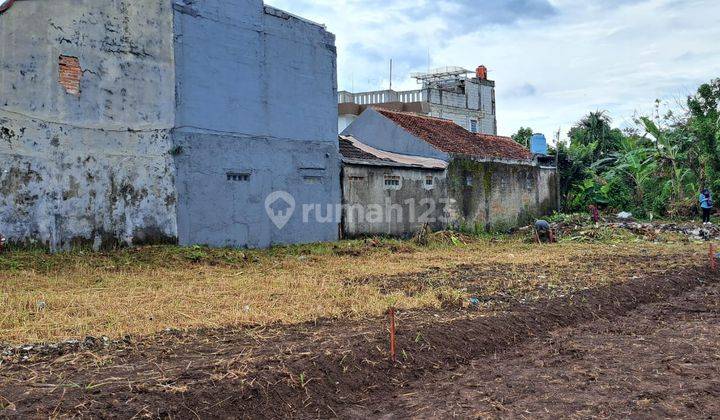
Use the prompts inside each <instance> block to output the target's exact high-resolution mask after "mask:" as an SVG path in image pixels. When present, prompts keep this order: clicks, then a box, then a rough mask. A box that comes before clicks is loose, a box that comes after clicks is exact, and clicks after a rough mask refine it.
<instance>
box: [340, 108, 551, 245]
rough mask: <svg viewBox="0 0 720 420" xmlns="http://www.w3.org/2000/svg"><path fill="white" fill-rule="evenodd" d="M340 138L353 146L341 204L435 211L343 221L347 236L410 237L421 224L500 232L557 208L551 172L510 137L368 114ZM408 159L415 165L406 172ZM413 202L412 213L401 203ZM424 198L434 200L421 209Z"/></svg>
mask: <svg viewBox="0 0 720 420" xmlns="http://www.w3.org/2000/svg"><path fill="white" fill-rule="evenodd" d="M340 139H341V140H340V141H341V144H343V142H348V141H350V142H351V143H352V144H351V145H352V146H353V148H352V149H351V148H350V147H349V146H350V145H345V146H344V147H341V153H342V154H343V194H344V195H343V203H344V204H345V205H363V204H366V205H374V204H378V203H383V204H384V205H385V206H386V207H387V206H400V207H403V212H404V214H406V215H408V214H415V215H419V214H422V213H423V212H426V211H428V210H429V207H428V206H429V205H430V204H429V203H430V201H433V204H432V205H433V206H434V207H433V208H432V209H431V211H430V213H428V215H429V216H431V217H430V218H429V219H430V220H428V219H425V220H420V221H418V220H417V219H416V220H410V222H411V223H409V222H408V220H407V219H406V220H403V221H402V222H398V221H397V220H396V219H395V218H394V217H393V218H388V217H386V218H385V219H383V220H382V221H381V222H377V220H371V221H368V220H364V221H363V223H359V222H357V219H352V218H350V217H345V218H344V220H343V227H344V231H345V233H346V234H348V235H357V234H370V233H373V234H374V233H387V234H411V233H414V231H416V230H417V229H418V227H419V226H422V225H423V224H424V223H425V222H429V225H430V226H431V227H434V228H442V227H447V226H452V227H458V228H463V229H466V230H472V231H482V230H504V229H508V228H512V227H515V226H517V225H519V224H521V223H525V222H528V221H531V220H532V219H533V218H535V217H536V216H539V215H543V214H547V213H550V212H552V211H553V210H554V209H556V208H557V201H556V200H557V194H556V171H555V168H554V167H550V166H545V164H543V163H542V162H540V161H538V160H537V158H535V157H533V155H532V154H531V153H530V151H529V150H527V149H526V148H524V147H522V146H520V145H519V144H517V143H515V142H514V141H513V140H512V139H510V138H508V137H499V136H492V135H485V134H477V133H471V132H469V131H467V130H465V129H464V128H462V127H460V126H459V125H457V124H455V123H454V122H452V121H450V120H445V119H439V118H435V117H429V116H424V115H419V114H411V113H404V112H395V111H389V110H384V109H374V108H369V109H367V110H365V112H363V113H362V114H361V115H360V117H359V118H358V119H357V120H355V121H354V122H353V123H352V124H350V126H348V127H347V128H346V129H345V130H344V131H343V133H342V135H341V137H340ZM356 149H357V150H360V151H361V152H363V154H362V155H360V153H359V152H357V151H356ZM358 155H360V159H359V161H358V157H357V156H358ZM384 157H388V159H381V158H384ZM378 158H380V160H381V161H380V162H378V161H377V160H378ZM408 161H409V162H413V163H414V166H413V167H408V166H407V165H406V164H405V163H406V162H408ZM427 162H432V165H433V167H432V168H429V167H427V165H428V163H427ZM441 162H444V164H445V165H444V168H442V166H443V165H442V164H441ZM399 163H403V164H402V165H400V164H399ZM421 163H424V165H423V164H421ZM430 170H433V171H440V170H441V172H433V173H432V174H430V173H429V171H430ZM430 176H432V186H433V188H432V189H431V190H430V191H427V187H425V186H423V185H421V184H419V183H418V181H421V180H423V179H426V180H429V179H430ZM351 177H357V178H356V179H353V178H351ZM388 177H390V178H388ZM388 180H391V181H390V183H388V182H387V181H388ZM392 180H398V182H399V185H397V184H395V182H394V181H392ZM356 183H357V184H358V185H362V188H366V189H367V191H363V190H362V188H358V187H356V186H355V185H356ZM406 184H407V185H406ZM413 196H414V197H415V198H416V200H415V201H414V203H413V205H415V206H416V207H415V209H410V208H409V207H408V206H409V205H408V203H407V202H406V201H405V200H407V199H408V198H410V197H413ZM422 198H427V199H432V200H426V202H425V203H424V204H423V203H420V201H419V200H420V199H422ZM441 200H442V201H441ZM347 211H348V210H347V209H346V213H347ZM386 216H387V212H386Z"/></svg>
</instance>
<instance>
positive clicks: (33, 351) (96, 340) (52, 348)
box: [0, 336, 130, 361]
mask: <svg viewBox="0 0 720 420" xmlns="http://www.w3.org/2000/svg"><path fill="white" fill-rule="evenodd" d="M129 343H130V337H129V336H126V337H124V338H123V339H122V340H110V339H109V338H107V337H104V336H103V337H85V339H84V340H66V341H62V342H59V343H37V344H26V345H20V346H3V345H2V344H0V360H15V361H27V360H29V359H30V358H31V357H32V356H35V355H39V356H50V355H52V356H60V355H63V354H68V353H76V352H79V351H94V350H100V349H103V348H109V347H119V346H122V345H127V344H129Z"/></svg>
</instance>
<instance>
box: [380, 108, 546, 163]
mask: <svg viewBox="0 0 720 420" xmlns="http://www.w3.org/2000/svg"><path fill="white" fill-rule="evenodd" d="M375 111H377V112H379V113H380V114H382V115H383V116H385V117H386V118H388V119H390V120H392V121H393V122H395V123H396V124H397V125H399V126H400V127H402V128H403V129H405V130H406V131H408V132H409V133H411V134H412V135H414V136H415V137H418V138H420V139H422V140H425V141H426V142H428V143H430V144H431V145H432V146H434V147H435V148H437V149H440V150H442V151H443V152H445V153H453V154H462V155H469V156H474V157H478V158H483V159H492V158H495V159H514V160H531V159H532V153H530V151H529V150H528V149H526V148H525V147H523V146H521V145H519V144H518V143H516V142H515V141H513V139H511V138H510V137H501V136H492V135H489V134H475V133H471V132H469V131H467V130H466V129H464V128H462V127H460V126H459V125H457V124H455V123H454V122H452V121H450V120H445V119H442V118H435V117H429V116H426V115H419V114H411V113H407V112H395V111H388V110H384V109H375Z"/></svg>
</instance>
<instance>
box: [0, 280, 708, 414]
mask: <svg viewBox="0 0 720 420" xmlns="http://www.w3.org/2000/svg"><path fill="white" fill-rule="evenodd" d="M717 279H718V276H717V273H715V272H710V271H709V270H708V269H705V268H688V269H682V270H679V271H675V272H669V273H667V274H665V275H660V276H656V277H652V278H641V279H631V280H628V281H625V282H622V283H617V284H611V285H607V286H604V287H599V288H595V289H588V290H584V291H582V292H577V293H573V294H570V295H565V296H562V297H556V298H549V299H541V300H538V301H533V302H529V303H527V302H519V301H513V302H510V303H509V304H508V306H507V307H505V308H503V310H502V311H497V312H496V313H494V314H493V315H491V316H487V314H486V313H482V312H477V311H473V310H472V309H460V308H457V309H447V310H443V311H435V312H430V311H418V312H405V313H400V314H399V315H398V360H397V361H396V362H393V361H391V360H390V358H389V355H388V350H387V349H388V334H387V330H386V327H387V325H386V324H387V323H386V320H385V319H367V320H363V321H352V322H350V321H346V322H340V321H331V320H328V321H323V322H319V323H315V324H303V325H298V326H293V327H287V326H277V327H268V328H256V329H248V328H246V329H240V330H208V331H196V332H193V333H179V332H167V333H164V334H160V335H157V336H153V337H148V338H145V339H142V340H140V341H138V342H134V343H129V344H118V345H115V346H112V347H110V348H108V349H104V350H98V351H92V352H90V351H86V352H69V353H66V354H63V352H62V351H58V352H56V353H53V354H33V353H28V354H26V355H22V354H16V355H10V356H7V357H5V358H4V359H3V363H2V365H0V415H2V416H7V417H17V418H28V417H48V416H90V417H123V418H125V417H127V418H129V417H177V418H221V417H222V418H226V417H255V418H256V417H284V418H286V417H300V418H308V417H372V418H377V417H391V418H392V417H401V418H404V417H443V418H444V417H448V416H453V415H457V416H462V417H469V416H491V417H495V416H496V417H523V416H524V417H554V418H557V417H558V416H578V417H586V416H598V417H626V416H633V417H635V416H640V417H642V416H645V417H657V416H681V417H689V418H701V417H706V418H708V417H713V416H715V417H717V416H720V405H719V403H718V401H720V334H719V333H720V326H719V324H718V320H719V318H720V304H719V298H720V287H719V286H718V284H717V283H716V281H717ZM392 284H393V282H389V283H388V286H389V287H392Z"/></svg>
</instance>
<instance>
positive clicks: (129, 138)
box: [0, 0, 340, 249]
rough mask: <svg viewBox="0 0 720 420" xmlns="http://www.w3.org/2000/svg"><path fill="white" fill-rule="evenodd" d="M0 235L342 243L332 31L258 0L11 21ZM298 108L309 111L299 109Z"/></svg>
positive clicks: (60, 241) (3, 66)
mask: <svg viewBox="0 0 720 420" xmlns="http://www.w3.org/2000/svg"><path fill="white" fill-rule="evenodd" d="M0 39H2V40H3V43H2V46H0V165H1V171H2V172H1V173H0V233H2V234H4V235H5V236H6V237H7V238H8V239H9V240H10V241H14V242H30V241H37V242H39V243H41V244H46V245H48V246H49V247H51V248H53V249H63V248H67V247H69V246H71V245H73V244H92V245H94V246H95V247H100V246H103V245H112V244H118V243H120V244H139V243H145V242H179V243H181V244H198V243H199V244H209V245H214V246H249V247H264V246H268V245H270V244H275V243H290V242H311V241H323V240H334V239H336V238H337V236H338V228H337V225H332V224H328V223H316V222H314V221H313V220H310V221H309V223H304V221H303V220H300V217H299V216H298V215H293V216H292V217H291V218H290V220H288V221H287V224H286V225H285V226H284V227H283V229H279V228H278V227H277V226H276V225H274V224H273V223H271V218H270V217H268V212H267V211H266V207H269V206H268V204H272V203H266V202H265V200H266V197H267V196H268V195H269V194H270V193H272V192H274V191H287V192H289V193H290V194H291V195H292V197H293V199H294V200H295V201H296V202H297V205H298V206H299V205H300V204H302V203H305V202H308V203H328V204H339V203H340V183H339V164H338V161H339V155H338V145H337V132H336V130H337V128H336V127H337V126H336V124H337V119H336V117H337V114H336V97H337V96H336V95H337V85H336V50H335V40H334V36H333V35H332V34H330V33H328V32H327V31H326V30H325V28H324V27H323V26H321V25H318V24H315V23H313V22H309V21H307V20H304V19H301V18H298V17H296V16H293V15H291V14H288V13H285V12H283V11H281V10H278V9H275V8H272V7H269V6H265V5H264V4H263V3H262V0H204V1H202V2H198V1H191V0H108V1H96V0H34V1H20V2H15V3H14V5H13V6H12V7H11V8H10V9H9V10H7V11H5V13H3V14H1V15H0ZM298 103H302V104H303V106H298V105H297V104H298Z"/></svg>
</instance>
